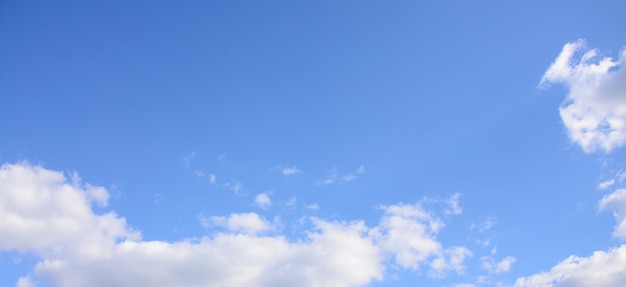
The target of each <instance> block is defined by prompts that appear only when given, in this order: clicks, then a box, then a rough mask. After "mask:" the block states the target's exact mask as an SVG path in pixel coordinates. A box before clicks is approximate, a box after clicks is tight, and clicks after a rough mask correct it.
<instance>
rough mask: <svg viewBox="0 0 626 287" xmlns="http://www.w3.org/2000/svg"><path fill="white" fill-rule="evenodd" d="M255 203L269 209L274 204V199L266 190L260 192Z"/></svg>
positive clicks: (255, 198)
mask: <svg viewBox="0 0 626 287" xmlns="http://www.w3.org/2000/svg"><path fill="white" fill-rule="evenodd" d="M254 203H255V204H256V205H257V206H258V207H260V208H263V209H267V208H269V207H270V206H271V205H272V200H271V199H270V196H269V195H268V193H266V192H264V193H259V194H257V195H256V196H255V197H254Z"/></svg>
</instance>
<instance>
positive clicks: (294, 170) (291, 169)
mask: <svg viewBox="0 0 626 287" xmlns="http://www.w3.org/2000/svg"><path fill="white" fill-rule="evenodd" d="M280 172H281V173H282V174H283V175H284V176H288V175H293V174H298V173H301V172H302V171H300V170H299V169H298V168H297V167H295V166H293V167H287V168H281V169H280Z"/></svg>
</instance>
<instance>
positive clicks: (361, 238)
mask: <svg viewBox="0 0 626 287" xmlns="http://www.w3.org/2000/svg"><path fill="white" fill-rule="evenodd" d="M107 200H108V192H107V191H106V189H104V188H102V187H94V186H91V185H88V184H82V183H81V182H80V180H79V179H78V177H77V176H74V177H72V178H71V179H68V178H66V177H65V176H64V175H63V173H61V172H57V171H53V170H48V169H45V168H43V167H41V166H33V165H30V164H28V163H18V164H5V165H3V166H2V167H1V168H0V252H1V251H7V250H17V251H19V252H29V253H31V254H34V255H36V256H37V257H38V258H39V262H38V263H37V264H36V265H35V267H34V268H33V270H32V271H31V273H30V274H23V276H22V277H20V278H16V285H15V286H19V287H26V286H28V287H30V286H38V284H43V285H45V286H51V287H79V286H81V287H82V286H93V287H100V286H102V287H104V286H120V287H124V286H157V287H159V286H235V287H236V286H296V285H297V286H337V287H343V286H365V285H367V284H370V283H372V282H374V281H378V280H384V279H385V271H386V270H387V269H389V268H400V269H408V270H415V271H425V272H426V274H427V275H429V276H432V277H439V276H443V275H444V274H445V273H446V272H448V271H453V272H457V273H462V272H463V271H464V269H465V266H464V260H465V258H466V257H468V256H471V254H472V253H471V251H470V250H468V249H467V248H465V247H462V246H453V247H448V248H445V247H444V246H443V245H442V244H441V243H440V242H439V241H438V240H437V237H436V236H437V233H438V232H439V231H440V230H441V229H442V228H443V227H444V225H445V224H444V222H443V221H442V220H441V219H439V218H438V217H437V216H436V214H434V213H432V212H430V211H428V210H427V209H426V208H424V207H423V206H422V203H420V202H418V203H415V204H397V205H389V206H383V207H381V209H382V211H383V215H382V217H381V219H380V222H379V223H378V224H377V225H376V226H374V227H368V226H367V225H366V224H365V223H364V222H363V221H360V220H356V221H327V220H324V219H320V218H315V217H312V218H310V219H309V220H310V221H311V222H312V223H313V228H312V229H310V230H306V231H305V233H304V234H305V236H304V237H303V238H300V239H288V238H286V237H285V236H282V235H280V234H276V231H275V229H274V228H273V226H272V223H270V222H268V221H266V220H265V219H263V218H262V217H261V216H259V215H258V214H256V213H241V214H237V213H235V214H231V215H229V216H209V217H203V218H204V223H206V224H210V225H213V226H217V227H220V228H222V229H223V230H222V231H220V232H215V233H213V234H211V235H209V236H205V237H202V238H190V239H184V240H180V241H176V242H166V241H144V240H142V239H141V235H140V233H139V232H138V231H135V230H133V229H132V228H131V227H130V226H129V225H128V224H127V223H126V220H125V219H124V218H123V217H121V216H119V215H117V214H115V213H113V212H106V213H102V214H98V213H97V212H95V211H94V209H93V208H92V205H94V204H96V205H102V206H105V205H106V203H107V202H106V201H107ZM451 200H453V201H456V200H455V199H451ZM201 221H202V220H201Z"/></svg>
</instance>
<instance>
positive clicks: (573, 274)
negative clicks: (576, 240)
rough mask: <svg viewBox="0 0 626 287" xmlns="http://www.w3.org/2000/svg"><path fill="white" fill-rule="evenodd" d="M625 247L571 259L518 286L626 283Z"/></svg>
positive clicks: (615, 285) (618, 285)
mask: <svg viewBox="0 0 626 287" xmlns="http://www.w3.org/2000/svg"><path fill="white" fill-rule="evenodd" d="M624 266H626V245H622V246H620V247H618V248H613V249H609V250H608V251H596V252H594V253H593V254H592V255H591V256H589V257H578V256H574V255H572V256H570V257H568V258H567V259H565V260H563V261H562V262H560V263H559V264H557V265H556V266H554V267H552V268H551V269H550V271H548V272H541V273H539V274H535V275H532V276H528V277H522V278H519V279H517V281H516V282H515V287H547V286H556V287H558V286H564V287H565V286H603V287H621V286H624V282H626V272H624Z"/></svg>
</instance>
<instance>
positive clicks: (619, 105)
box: [540, 40, 626, 152]
mask: <svg viewBox="0 0 626 287" xmlns="http://www.w3.org/2000/svg"><path fill="white" fill-rule="evenodd" d="M625 59H626V50H623V51H622V52H621V53H620V55H619V59H618V60H616V61H615V60H613V59H611V58H608V57H606V58H601V59H600V58H599V57H598V51H597V50H588V49H587V48H586V47H585V42H584V41H583V40H579V41H577V42H573V43H567V44H566V45H565V46H564V47H563V50H562V51H561V53H560V55H559V56H558V57H557V58H556V60H555V61H554V62H553V63H552V65H550V67H549V68H548V70H547V71H546V72H545V74H544V75H543V77H542V79H541V83H540V85H541V86H545V85H548V84H550V83H562V84H564V85H565V86H566V87H567V88H568V89H569V92H568V94H567V97H566V99H565V101H564V102H563V104H562V105H561V107H560V114H561V119H562V120H563V123H564V124H565V127H566V128H567V131H568V133H569V136H570V138H571V140H572V141H573V142H575V143H577V144H579V145H580V146H581V147H582V148H583V150H584V151H585V152H593V151H596V150H603V151H605V152H610V151H611V150H612V149H614V148H616V147H619V146H622V145H624V143H626V71H625V69H623V67H622V64H623V63H624V60H625Z"/></svg>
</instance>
